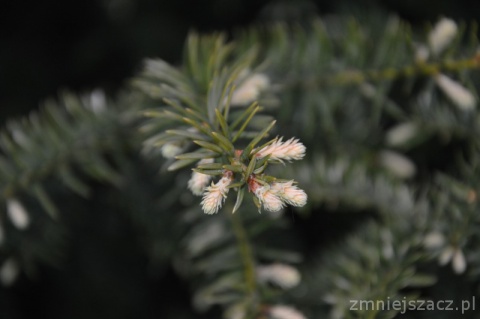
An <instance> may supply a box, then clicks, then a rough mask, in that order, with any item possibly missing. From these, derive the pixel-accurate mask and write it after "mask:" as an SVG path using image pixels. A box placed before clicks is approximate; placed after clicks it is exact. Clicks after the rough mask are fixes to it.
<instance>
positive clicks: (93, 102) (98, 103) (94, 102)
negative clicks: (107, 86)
mask: <svg viewBox="0 0 480 319" xmlns="http://www.w3.org/2000/svg"><path fill="white" fill-rule="evenodd" d="M90 106H91V108H92V111H93V112H94V113H97V114H98V113H101V112H103V111H105V109H106V108H107V98H106V96H105V92H104V91H103V90H101V89H96V90H94V91H93V92H92V93H90Z"/></svg>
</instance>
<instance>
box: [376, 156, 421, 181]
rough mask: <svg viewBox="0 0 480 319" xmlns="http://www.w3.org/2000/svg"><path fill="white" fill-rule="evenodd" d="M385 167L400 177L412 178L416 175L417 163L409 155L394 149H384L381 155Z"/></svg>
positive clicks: (381, 161)
mask: <svg viewBox="0 0 480 319" xmlns="http://www.w3.org/2000/svg"><path fill="white" fill-rule="evenodd" d="M379 159H380V163H381V164H382V166H383V167H385V168H386V169H387V170H389V171H390V172H391V173H393V174H394V175H396V176H397V177H399V178H410V177H412V176H413V175H415V172H416V168H415V164H414V163H413V162H412V161H411V160H410V159H408V158H407V157H405V156H403V155H402V154H399V153H397V152H392V151H382V152H380V155H379Z"/></svg>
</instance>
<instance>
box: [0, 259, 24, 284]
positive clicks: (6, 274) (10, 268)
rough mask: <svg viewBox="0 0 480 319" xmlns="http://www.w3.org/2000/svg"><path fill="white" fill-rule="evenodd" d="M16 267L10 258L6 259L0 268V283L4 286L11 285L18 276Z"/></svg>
mask: <svg viewBox="0 0 480 319" xmlns="http://www.w3.org/2000/svg"><path fill="white" fill-rule="evenodd" d="M18 272H19V269H18V265H17V263H16V262H15V260H13V259H12V258H10V259H7V260H6V261H5V262H4V263H3V265H2V267H1V268H0V281H1V282H2V284H3V285H4V286H10V285H11V284H13V282H14V281H15V279H17V276H18Z"/></svg>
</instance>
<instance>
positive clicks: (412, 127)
mask: <svg viewBox="0 0 480 319" xmlns="http://www.w3.org/2000/svg"><path fill="white" fill-rule="evenodd" d="M417 133H418V127H417V125H416V124H415V123H413V122H405V123H401V124H398V125H397V126H394V127H393V128H391V129H390V130H389V131H388V132H387V134H386V136H385V140H386V142H387V144H388V145H390V146H401V145H403V144H405V143H407V142H408V141H410V140H412V139H413V138H414V137H415V136H417Z"/></svg>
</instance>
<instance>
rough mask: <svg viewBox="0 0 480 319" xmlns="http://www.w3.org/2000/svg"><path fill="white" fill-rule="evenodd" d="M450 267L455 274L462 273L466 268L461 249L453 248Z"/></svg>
mask: <svg viewBox="0 0 480 319" xmlns="http://www.w3.org/2000/svg"><path fill="white" fill-rule="evenodd" d="M452 268H453V271H454V272H455V273H456V274H463V273H464V272H465V269H467V261H466V260H465V256H464V255H463V252H462V250H460V249H459V248H457V249H455V252H454V253H453V256H452Z"/></svg>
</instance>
